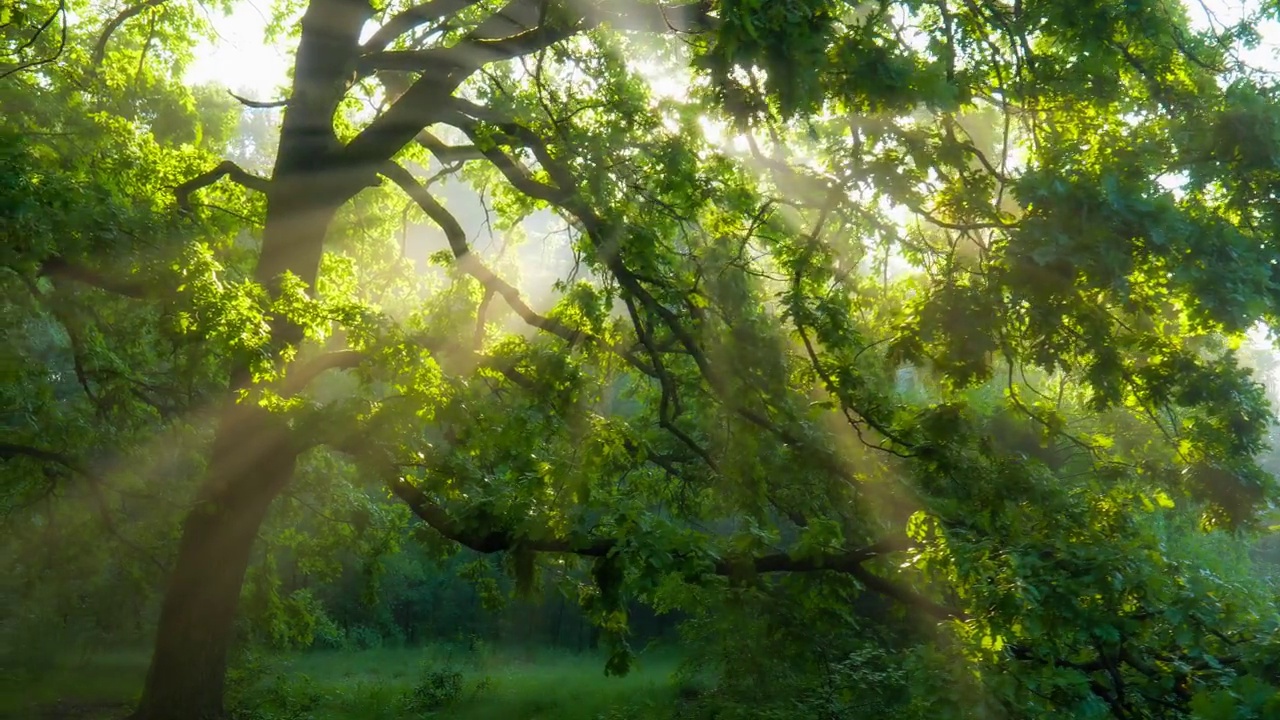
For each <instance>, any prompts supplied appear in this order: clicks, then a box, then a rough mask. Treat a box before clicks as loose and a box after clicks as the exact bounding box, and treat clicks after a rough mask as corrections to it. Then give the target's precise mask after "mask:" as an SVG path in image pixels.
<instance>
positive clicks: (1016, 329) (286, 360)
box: [0, 0, 1280, 720]
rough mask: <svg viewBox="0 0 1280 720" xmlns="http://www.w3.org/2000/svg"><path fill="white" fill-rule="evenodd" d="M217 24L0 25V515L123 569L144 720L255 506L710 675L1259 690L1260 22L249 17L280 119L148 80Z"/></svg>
mask: <svg viewBox="0 0 1280 720" xmlns="http://www.w3.org/2000/svg"><path fill="white" fill-rule="evenodd" d="M233 5H234V3H233V2H230V0H228V1H227V2H221V3H214V4H212V5H211V4H209V3H204V4H203V6H202V5H201V4H197V3H187V2H180V1H179V0H168V1H166V0H146V1H145V2H142V3H140V4H137V5H131V4H128V3H118V2H112V3H105V2H88V1H86V0H57V2H49V1H48V0H37V1H35V2H31V3H27V4H24V5H22V6H20V7H15V8H10V9H5V10H0V43H3V45H2V46H0V106H2V107H4V109H5V110H4V113H3V116H2V117H0V166H2V167H0V207H2V208H4V209H3V212H0V239H2V242H0V259H3V264H4V267H5V271H4V272H3V273H2V274H0V292H2V293H3V295H4V303H3V306H2V308H3V309H0V323H2V324H3V328H4V333H5V337H6V339H7V342H6V343H5V349H4V351H3V352H4V353H5V359H4V363H3V367H4V368H5V375H6V378H5V382H4V384H3V386H2V387H0V396H3V398H4V407H5V413H4V415H5V420H4V422H3V425H2V426H0V427H2V428H3V436H2V437H0V457H2V458H3V465H0V489H2V490H3V495H2V496H0V504H3V506H4V508H5V509H6V510H7V511H8V514H9V520H8V522H10V523H12V524H13V526H14V527H15V528H20V529H21V532H22V533H24V535H23V537H35V536H37V535H38V534H39V533H40V532H43V531H44V530H43V529H45V528H47V526H48V525H49V523H50V522H51V520H52V518H53V517H54V510H53V509H52V508H54V507H57V506H59V505H65V506H68V507H70V506H72V505H73V503H72V502H71V501H72V500H73V499H75V498H80V499H82V500H83V501H84V502H81V503H76V504H74V507H75V508H77V510H75V511H74V512H75V513H78V514H76V517H77V518H78V520H77V521H78V522H94V523H97V525H95V526H93V527H95V528H97V529H95V530H93V531H92V532H95V533H105V534H104V535H102V536H101V537H104V538H105V540H103V542H104V543H106V545H99V546H98V548H97V551H98V552H99V553H105V554H107V555H117V554H118V555H119V556H120V557H118V558H116V559H115V562H117V563H120V564H122V566H125V567H127V568H129V572H130V573H131V578H132V579H131V580H130V581H129V583H127V584H125V585H123V586H121V585H118V584H117V585H116V586H115V587H116V588H117V590H116V591H117V592H121V593H123V595H122V596H121V597H144V596H147V594H148V593H150V592H152V591H153V589H154V588H159V587H160V586H161V585H162V584H163V583H165V582H167V583H168V584H167V586H166V588H167V589H165V591H164V596H165V599H164V603H163V609H162V610H161V613H160V620H159V639H158V640H157V649H156V659H155V661H154V663H153V667H152V673H151V676H150V678H149V680H148V685H147V689H146V691H145V692H144V694H143V699H142V704H141V706H140V709H139V714H138V718H139V719H140V720H161V719H166V718H179V717H182V718H192V717H200V716H201V715H202V714H204V715H208V716H209V717H213V716H216V715H218V714H220V713H221V712H222V700H221V697H222V691H223V684H222V674H223V672H224V670H225V663H226V653H227V648H228V646H229V645H230V643H231V628H232V620H233V618H234V617H235V615H236V612H237V600H238V598H239V596H240V592H241V585H242V582H243V579H244V577H245V574H246V572H247V570H246V568H248V567H249V566H250V564H251V557H252V548H253V547H254V543H255V541H256V540H257V538H258V536H259V531H260V526H262V523H263V521H264V518H267V517H271V518H273V520H272V521H271V522H269V524H268V526H269V527H270V528H272V532H276V533H278V535H277V536H276V541H277V542H279V543H281V544H285V545H291V546H293V547H295V548H297V547H302V546H307V547H309V548H310V551H311V554H312V555H313V556H314V557H315V558H317V564H316V566H315V567H314V568H312V571H314V572H317V573H323V572H326V570H325V569H324V567H322V566H324V565H325V562H324V561H323V558H325V557H326V556H328V557H329V561H330V562H331V561H332V558H333V557H334V553H336V552H337V551H338V549H348V550H350V549H352V548H361V549H360V550H359V552H367V553H369V554H371V555H379V554H385V553H387V552H390V551H392V550H394V549H395V547H396V546H398V543H400V542H401V540H402V539H404V538H407V537H411V538H412V539H413V541H415V542H422V543H426V544H427V545H428V546H431V547H438V548H450V547H452V548H457V547H463V548H468V549H470V550H473V551H477V552H479V553H483V554H494V553H502V554H503V555H504V556H505V557H506V558H508V559H509V563H508V565H509V568H510V572H511V573H512V575H513V577H514V578H515V582H514V585H515V586H516V587H517V588H521V589H524V590H525V591H527V589H528V588H529V587H530V586H531V585H532V584H534V583H536V581H537V578H538V575H539V573H546V572H551V571H565V570H566V569H576V571H580V573H581V575H580V577H581V578H582V582H580V583H577V584H576V585H575V586H574V587H573V588H571V591H572V593H573V595H574V597H575V598H576V600H577V601H578V602H580V604H581V606H582V608H583V611H584V612H585V613H586V614H587V616H588V617H589V618H591V620H592V622H594V623H595V624H596V625H597V626H598V627H599V628H600V630H601V632H602V633H603V637H604V639H605V641H606V642H607V643H608V644H609V646H610V648H611V649H612V655H611V658H610V660H609V662H608V671H609V672H613V673H625V672H626V670H627V667H628V664H629V662H630V658H631V657H632V648H631V646H630V645H629V643H628V632H629V630H628V613H629V609H633V608H634V606H635V603H642V604H645V605H648V606H651V607H653V608H655V609H657V610H659V611H679V612H681V613H684V614H685V616H686V617H687V618H688V620H687V621H686V629H687V631H688V637H689V640H688V642H689V643H690V645H691V646H692V647H694V648H696V650H695V651H691V652H692V654H693V655H694V656H697V657H698V658H700V661H702V662H706V663H709V664H710V665H712V666H715V667H718V668H721V669H725V670H726V672H725V675H724V677H726V678H731V677H732V676H733V672H729V670H733V669H734V668H736V671H735V672H738V673H740V674H739V676H738V680H737V681H736V682H737V683H738V686H737V687H736V689H735V688H734V687H733V683H734V681H733V680H731V679H726V680H725V682H726V687H727V688H729V690H732V691H733V692H737V693H740V695H739V697H740V698H748V695H749V693H750V692H751V691H752V688H751V684H752V682H753V680H752V678H754V679H756V680H757V681H758V682H760V683H766V682H782V681H780V680H776V678H775V679H774V680H768V681H766V680H764V679H762V678H764V677H765V676H767V675H768V674H769V672H770V671H771V670H776V669H778V668H781V667H784V666H788V665H790V666H791V667H793V668H801V667H804V666H805V663H807V662H812V656H813V653H814V650H813V648H814V647H815V646H817V645H824V646H830V647H836V648H840V649H841V650H840V652H842V653H845V657H846V658H853V659H852V660H849V661H848V662H849V663H851V664H850V665H849V666H848V668H849V672H850V673H852V675H851V677H853V678H854V681H853V682H854V690H853V695H852V696H851V699H846V700H844V701H843V702H845V703H846V704H845V705H844V706H843V707H844V708H845V709H844V712H852V711H853V709H854V708H857V707H862V706H863V705H864V704H866V703H871V702H876V703H880V704H881V706H882V707H884V708H886V710H888V711H891V712H893V713H894V716H896V717H921V718H923V717H930V718H1004V717H1008V718H1023V717H1072V718H1093V717H1114V718H1121V719H1125V718H1165V717H1186V718H1193V717H1194V718H1204V719H1205V720H1208V719H1210V718H1224V719H1225V718H1263V717H1274V716H1275V714H1276V713H1278V712H1280V665H1278V664H1277V663H1278V662H1280V660H1277V658H1280V653H1278V652H1277V649H1278V646H1277V642H1278V641H1277V639H1276V638H1277V635H1276V632H1277V618H1278V617H1280V616H1278V615H1277V608H1276V599H1277V594H1276V592H1275V586H1274V585H1273V584H1271V581H1270V580H1269V579H1268V578H1267V577H1266V576H1265V574H1264V573H1262V572H1261V571H1260V570H1259V569H1258V568H1257V566H1256V561H1255V560H1254V559H1252V558H1251V556H1250V553H1249V550H1250V548H1251V547H1252V544H1253V543H1254V541H1255V539H1256V538H1257V536H1258V534H1259V533H1262V532H1266V531H1268V525H1267V521H1266V518H1267V514H1268V512H1269V511H1270V510H1271V508H1272V507H1273V503H1274V502H1275V499H1276V491H1277V487H1276V483H1275V479H1274V476H1273V474H1272V473H1271V472H1270V469H1271V467H1270V465H1269V463H1267V462H1265V460H1266V458H1267V455H1266V453H1267V452H1268V451H1269V447H1270V445H1269V441H1270V437H1271V433H1272V410H1271V407H1270V403H1269V400H1268V394H1267V392H1266V390H1265V388H1264V386H1263V385H1262V384H1261V383H1260V379H1259V377H1258V375H1257V374H1256V372H1255V369H1256V367H1257V365H1258V362H1257V361H1256V360H1253V359H1250V358H1248V357H1246V356H1245V355H1244V354H1243V353H1242V347H1243V346H1244V344H1245V341H1246V338H1247V337H1248V335H1249V333H1250V332H1251V331H1254V330H1256V329H1257V328H1259V327H1261V328H1270V327H1274V326H1275V325H1276V323H1277V320H1278V319H1280V262H1278V260H1277V259H1278V258H1280V247H1278V246H1277V243H1278V242H1280V241H1278V240H1277V237H1280V232H1278V231H1280V200H1278V199H1277V196H1276V192H1277V187H1278V185H1277V183H1280V172H1278V171H1277V167H1278V165H1277V158H1280V131H1278V130H1277V128H1280V104H1277V102H1276V93H1277V88H1278V86H1277V83H1276V78H1275V76H1274V75H1273V74H1271V73H1269V72H1267V71H1266V70H1265V69H1259V68H1253V67H1250V66H1249V65H1247V64H1246V63H1245V62H1244V60H1242V59H1241V52H1242V51H1243V50H1247V49H1248V48H1250V47H1253V46H1256V45H1257V44H1258V43H1259V42H1260V37H1259V35H1258V32H1257V30H1256V28H1257V27H1259V25H1260V23H1262V22H1264V21H1266V20H1268V19H1275V15H1276V13H1277V12H1278V11H1280V8H1278V7H1276V6H1275V5H1274V4H1273V3H1270V2H1266V3H1257V4H1255V6H1254V7H1252V8H1250V9H1249V11H1248V12H1246V13H1245V14H1244V15H1243V16H1242V17H1240V18H1238V19H1237V20H1236V21H1234V22H1231V23H1223V22H1218V21H1216V20H1210V21H1207V22H1204V21H1199V20H1197V21H1196V22H1193V21H1192V19H1191V18H1192V15H1193V14H1195V15H1196V16H1197V17H1198V16H1199V14H1201V13H1202V10H1201V8H1200V7H1199V6H1195V5H1194V4H1192V5H1193V7H1190V8H1188V7H1187V6H1184V4H1183V3H1179V2H1174V1H1173V0H1125V1H1124V2H1121V1H1120V0H1089V1H1088V2H1083V1H1080V0H1070V1H1069V0H1016V1H1015V2H1013V3H1002V2H985V3H979V2H973V1H972V0H902V1H898V2H890V1H889V0H883V1H880V2H841V1H837V0H785V1H784V0H772V1H768V2H766V1H764V0H714V1H712V0H703V1H701V2H694V3H689V4H678V3H669V4H659V3H654V2H645V1H644V0H629V1H627V2H622V1H621V0H509V1H508V2H493V1H490V0H427V1H426V2H422V3H410V2H401V1H400V0H390V1H388V2H373V3H370V2H367V0H310V2H302V1H296V2H295V1H290V2H277V3H275V4H274V6H273V8H272V12H274V22H273V32H274V33H275V34H274V37H273V41H274V42H278V43H282V44H284V45H285V46H287V47H290V48H296V55H295V65H294V67H293V70H292V77H291V80H290V87H289V88H287V89H285V90H284V91H283V94H282V96H281V98H280V99H279V102H276V98H240V97H238V96H233V95H230V94H228V93H227V92H226V91H225V90H224V89H220V88H208V87H196V88H188V87H185V86H184V84H183V82H182V81H181V77H182V74H183V72H184V68H185V67H186V66H187V65H188V64H189V63H190V61H191V59H192V53H193V51H194V48H196V47H197V45H198V43H199V41H200V40H201V39H202V38H204V37H206V36H207V35H208V33H209V31H210V25H209V20H208V18H207V17H206V15H205V9H210V10H213V11H223V10H227V9H229V8H230V7H232V6H233ZM202 8H204V9H202ZM673 88H675V89H673ZM272 106H275V107H272ZM245 128H256V129H255V130H253V132H252V133H246V132H244V129H245ZM267 168H270V169H269V170H267ZM441 188H446V189H444V190H442V189H441ZM463 188H467V189H469V194H470V195H471V197H470V198H469V201H470V202H473V203H474V202H476V200H475V198H479V201H480V202H481V203H482V204H483V208H484V212H485V221H484V225H483V227H467V225H468V223H465V222H464V219H461V214H460V212H458V210H457V207H456V206H457V205H458V204H459V203H458V202H456V198H457V196H458V195H462V196H464V197H465V196H466V195H467V194H468V193H461V191H460V190H461V189H463ZM446 192H447V193H448V197H447V198H446ZM478 234H483V235H487V236H488V237H489V238H492V239H495V240H496V241H497V244H500V245H501V248H500V249H498V250H495V249H493V247H492V246H491V247H490V248H489V249H487V250H486V249H482V248H481V247H480V246H479V245H478V242H479V240H478ZM410 235H412V236H413V237H414V238H415V241H414V242H416V243H418V245H419V246H424V245H425V246H428V247H429V252H424V255H429V257H425V258H424V259H423V261H422V262H418V261H416V260H415V259H414V258H413V254H412V253H411V252H410V251H409V248H408V244H409V243H408V241H407V240H406V238H408V237H409V236H410ZM538 235H542V237H537V236H538ZM521 243H523V244H524V245H525V246H529V245H535V244H538V243H542V244H544V245H545V246H547V247H552V248H555V249H556V252H558V253H559V254H560V256H561V257H563V258H566V259H568V258H571V262H569V263H568V267H569V269H568V270H567V272H565V273H563V275H562V276H559V277H556V278H555V283H554V286H553V287H547V288H542V289H538V288H536V287H535V285H536V282H535V281H534V280H530V278H531V277H532V278H535V279H536V278H538V277H541V276H540V275H539V274H538V272H537V268H536V267H535V265H534V263H535V261H533V260H531V259H530V258H533V257H536V253H529V252H520V250H519V246H520V245H521ZM508 248H510V249H508ZM543 275H545V273H543ZM535 296H536V297H535ZM303 506H305V507H310V506H317V507H319V508H321V510H320V512H321V513H329V514H333V515H338V516H341V517H342V518H343V519H344V520H346V521H347V522H344V523H340V524H337V525H332V524H330V525H328V526H326V527H327V529H325V530H323V531H319V530H317V531H316V532H315V534H313V535H310V536H308V537H304V536H303V535H302V534H300V533H299V532H296V529H295V531H294V532H292V533H290V531H289V529H288V528H289V526H290V523H294V522H296V520H291V519H290V518H291V517H295V516H292V515H290V513H291V512H293V513H297V512H299V507H303ZM410 518H413V519H415V520H416V521H417V522H418V523H419V524H418V525H417V528H418V530H417V531H416V532H414V533H413V534H412V536H408V535H404V534H402V533H400V530H399V529H400V528H401V527H402V526H403V525H404V524H405V523H406V522H408V520H409V519H410ZM271 523H274V524H271ZM15 537H16V535H15ZM393 538H394V539H393ZM49 553H50V554H49V556H48V558H46V559H44V560H41V559H39V558H34V557H27V558H25V559H24V560H23V564H22V568H23V572H28V573H29V582H31V583H35V584H38V582H39V572H40V570H39V568H40V567H42V565H41V563H42V562H47V563H52V564H66V563H77V562H80V563H85V564H86V566H92V567H101V566H102V563H104V562H106V560H105V559H102V558H99V559H98V560H94V559H93V558H92V557H90V556H87V555H84V554H81V553H78V552H76V551H75V550H74V549H71V548H63V549H59V546H57V545H53V544H51V545H50V546H49ZM59 553H61V554H59ZM125 558H131V559H127V560H126V559H125ZM94 563H97V564H94ZM331 569H332V568H331ZM24 577H26V576H24ZM166 579H167V580H166ZM24 582H26V581H24ZM103 582H107V581H106V580H104V581H103ZM111 582H117V583H118V582H119V581H116V580H112V581H111ZM250 586H252V583H251V584H250ZM121 587H123V588H124V589H123V590H121V589H119V588H121ZM250 591H251V588H249V587H247V588H246V590H245V592H246V593H249V592H250ZM24 592H35V591H33V590H30V589H28V590H25V591H24ZM268 597H274V596H270V595H268ZM251 606H252V605H251V604H249V605H246V606H245V607H251ZM274 607H275V608H276V610H277V611H279V612H284V611H285V609H284V606H283V605H281V604H280V602H279V598H276V605H275V606H274ZM290 607H293V609H294V610H298V608H300V607H302V606H301V605H297V606H290ZM303 609H304V610H305V608H303ZM766 648H768V649H766ZM748 657H750V658H753V660H752V663H754V664H753V665H752V667H750V668H748V667H746V666H744V665H743V663H745V662H746V660H745V658H748ZM178 659H182V660H183V661H182V662H178ZM179 665H182V666H183V667H186V668H187V669H186V670H184V669H182V668H180V667H177V666H179ZM797 672H799V671H798V670H797ZM894 672H901V673H905V674H901V675H896V674H893V673H894ZM184 673H185V674H184ZM752 673H755V674H752ZM788 677H790V676H788ZM895 683H900V684H901V685H902V686H903V691H902V692H890V689H891V688H894V687H897V685H896V684H895ZM756 689H757V690H758V689H759V688H756ZM730 695H732V692H730ZM742 702H743V703H755V704H754V705H753V707H754V708H755V710H754V712H756V713H763V712H765V710H764V709H763V708H764V705H763V704H762V703H764V702H765V701H764V700H762V699H760V698H755V699H743V700H742ZM778 712H782V711H781V710H778ZM830 712H838V711H836V710H831V711H830ZM749 716H751V717H763V716H765V715H761V714H754V715H749ZM780 716H781V715H780ZM832 716H833V717H834V716H841V715H839V714H836V715H832Z"/></svg>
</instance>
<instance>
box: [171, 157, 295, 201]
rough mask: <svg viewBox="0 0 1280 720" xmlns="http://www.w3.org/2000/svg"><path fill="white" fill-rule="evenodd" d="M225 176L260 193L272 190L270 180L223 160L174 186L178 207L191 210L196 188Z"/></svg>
mask: <svg viewBox="0 0 1280 720" xmlns="http://www.w3.org/2000/svg"><path fill="white" fill-rule="evenodd" d="M224 177H226V178H230V179H231V181H232V182H234V183H236V184H238V185H242V186H244V187H246V188H248V189H250V190H257V191H258V192H260V193H268V192H270V190H271V181H270V180H268V179H266V178H263V177H258V176H257V175H254V174H252V173H250V172H248V171H247V170H245V169H244V168H242V167H240V166H239V165H237V164H235V163H234V162H232V161H230V160H223V161H222V162H221V163H219V164H218V166H217V167H215V168H214V169H212V170H210V171H209V172H206V173H201V174H199V175H197V176H195V177H193V178H191V179H190V180H188V181H186V182H184V183H182V184H181V185H179V186H178V187H176V188H174V190H173V194H174V196H175V197H176V198H177V200H178V207H179V208H181V209H182V210H185V211H188V212H189V211H190V210H191V194H192V193H194V192H195V191H196V190H200V189H201V188H206V187H208V186H210V185H212V184H214V183H216V182H218V181H219V180H221V179H222V178H224Z"/></svg>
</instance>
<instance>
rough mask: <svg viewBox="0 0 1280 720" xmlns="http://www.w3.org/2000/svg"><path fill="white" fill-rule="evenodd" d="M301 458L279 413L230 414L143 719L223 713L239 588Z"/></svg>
mask: <svg viewBox="0 0 1280 720" xmlns="http://www.w3.org/2000/svg"><path fill="white" fill-rule="evenodd" d="M297 457H298V449H297V447H296V446H295V443H294V441H293V438H292V436H291V433H290V430H289V428H288V427H286V426H285V424H284V422H283V421H282V420H280V419H279V418H275V417H272V416H271V415H270V414H269V413H268V412H266V411H265V410H262V409H261V408H258V407H256V406H248V405H235V406H232V407H231V408H229V409H228V410H227V411H226V412H225V413H224V414H223V417H222V419H221V423H220V427H219V428H218V434H217V438H216V439H215V441H214V447H213V451H212V454H211V457H210V466H209V470H208V475H207V477H206V480H205V483H204V486H203V487H202V488H201V490H200V493H199V494H198V496H197V499H196V504H195V506H194V507H193V508H192V510H191V511H190V512H189V513H188V515H187V517H186V519H185V521H184V522H183V527H182V539H181V542H180V544H179V546H178V556H177V561H176V563H175V565H174V570H173V574H172V576H171V577H170V580H169V586H168V589H167V592H166V594H165V597H164V603H163V605H162V607H161V610H160V624H159V629H158V633H157V635H156V643H155V649H154V653H153V655H152V659H151V668H150V670H149V671H148V673H147V680H146V685H145V688H144V690H143V694H142V700H141V702H140V704H139V707H138V711H137V713H136V714H135V715H134V717H135V718H136V719H137V720H179V719H182V720H214V719H216V718H221V717H222V715H223V691H224V689H225V687H224V686H225V677H226V662H227V652H228V650H229V649H230V643H231V638H232V636H233V629H234V624H235V618H236V609H237V606H238V604H239V600H240V588H241V585H242V584H243V582H244V576H245V571H246V570H247V568H248V565H249V558H250V555H251V551H252V549H253V543H254V540H255V539H256V538H257V535H258V529H259V527H261V525H262V521H263V519H264V518H265V517H266V514H267V510H268V508H269V507H270V505H271V502H272V501H273V500H274V499H275V498H276V497H277V496H278V495H279V494H280V491H281V490H283V489H284V487H285V485H286V484H287V483H288V482H289V480H290V478H291V477H292V475H293V470H294V466H295V463H296V460H297Z"/></svg>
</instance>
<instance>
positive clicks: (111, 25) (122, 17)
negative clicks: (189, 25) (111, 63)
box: [90, 0, 169, 67]
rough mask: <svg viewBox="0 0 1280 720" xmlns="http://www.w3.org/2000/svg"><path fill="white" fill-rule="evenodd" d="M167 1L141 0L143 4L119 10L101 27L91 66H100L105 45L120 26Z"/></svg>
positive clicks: (104, 54)
mask: <svg viewBox="0 0 1280 720" xmlns="http://www.w3.org/2000/svg"><path fill="white" fill-rule="evenodd" d="M168 1H169V0H143V2H140V3H138V4H137V5H133V6H131V7H127V8H125V9H124V10H121V11H120V12H119V13H117V14H116V16H115V17H113V18H111V19H110V20H108V21H107V24H106V25H104V26H102V32H101V33H99V34H98V42H97V43H96V44H94V46H93V56H92V60H91V61H90V62H91V63H92V65H93V66H94V67H98V66H99V65H101V64H102V61H103V59H104V58H106V56H107V43H108V42H110V41H111V36H112V35H113V34H114V33H115V31H116V30H119V29H120V26H121V25H123V24H125V22H126V21H128V20H129V19H130V18H133V17H137V16H138V15H141V14H142V13H143V11H145V10H149V9H151V8H153V7H159V6H161V5H163V4H165V3H166V2H168Z"/></svg>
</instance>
